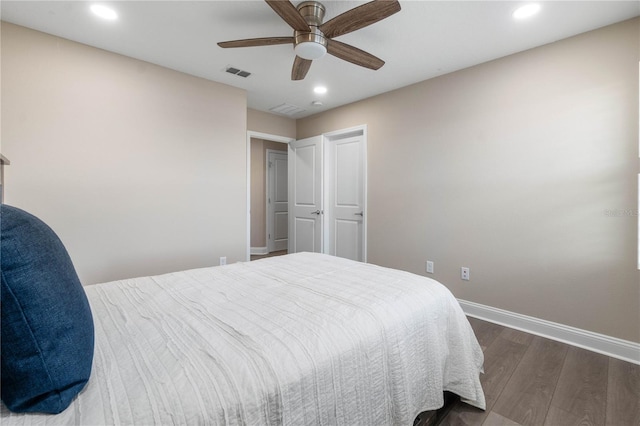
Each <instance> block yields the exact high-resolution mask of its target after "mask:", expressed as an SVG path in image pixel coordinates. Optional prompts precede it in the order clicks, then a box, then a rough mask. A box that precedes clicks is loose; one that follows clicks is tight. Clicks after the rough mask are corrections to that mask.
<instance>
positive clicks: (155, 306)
mask: <svg viewBox="0 0 640 426" xmlns="http://www.w3.org/2000/svg"><path fill="white" fill-rule="evenodd" d="M86 291H87V295H88V297H89V301H90V303H91V308H92V310H93V316H94V321H95V330H96V348H95V357H94V365H93V372H92V377H91V379H90V380H89V383H88V384H87V387H86V388H85V389H84V390H83V391H82V392H81V394H80V395H79V396H78V398H77V399H76V400H75V401H74V402H73V404H72V405H71V406H70V407H69V408H68V409H67V410H66V411H64V412H63V413H61V414H59V415H56V416H51V415H33V414H29V415H21V414H14V413H10V412H8V411H7V409H6V407H4V406H3V407H2V412H1V415H2V418H1V419H0V423H1V424H2V425H14V424H79V425H102V424H132V425H145V424H149V425H150V424H157V425H160V424H162V425H166V424H183V425H195V424H210V425H245V424H246V425H296V426H297V425H349V426H350V425H367V426H371V425H402V426H411V425H412V424H413V420H414V418H415V417H416V415H417V414H418V413H420V412H422V411H425V410H431V409H436V408H439V407H441V406H442V404H443V396H442V392H443V390H448V391H452V392H454V393H456V394H458V395H460V396H461V397H462V398H463V399H465V400H466V401H468V402H469V403H470V404H473V405H475V406H477V407H480V408H484V405H485V401H484V394H483V392H482V388H481V386H480V381H479V373H480V370H481V368H482V363H483V355H482V351H481V349H480V347H479V345H478V343H477V341H476V338H475V336H474V334H473V331H472V329H471V327H470V325H469V323H468V321H467V319H466V318H465V316H464V314H463V312H462V310H461V308H460V306H459V305H458V303H457V301H456V300H455V298H454V297H453V296H452V295H451V293H450V292H449V291H448V290H447V289H446V288H445V287H444V286H442V285H441V284H439V283H437V282H436V281H434V280H431V279H429V278H425V277H421V276H417V275H414V274H410V273H406V272H401V271H397V270H392V269H387V268H381V267H378V266H374V265H370V264H364V263H358V262H353V261H349V260H345V259H341V258H336V257H332V256H328V255H320V254H311V253H299V254H294V255H288V256H281V257H274V258H268V259H264V260H260V261H255V262H250V263H236V264H232V265H226V266H221V267H213V268H206V269H195V270H189V271H184V272H178V273H172V274H166V275H161V276H155V277H144V278H136V279H129V280H123V281H115V282H111V283H105V284H99V285H94V286H88V287H86Z"/></svg>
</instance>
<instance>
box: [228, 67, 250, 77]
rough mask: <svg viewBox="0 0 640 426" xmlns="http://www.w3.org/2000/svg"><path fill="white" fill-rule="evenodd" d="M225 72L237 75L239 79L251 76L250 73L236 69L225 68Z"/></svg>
mask: <svg viewBox="0 0 640 426" xmlns="http://www.w3.org/2000/svg"><path fill="white" fill-rule="evenodd" d="M225 71H226V72H228V73H229V74H234V75H237V76H238V77H244V78H247V77H249V76H250V75H251V73H250V72H249V71H243V70H241V69H238V68H236V67H227V68H225Z"/></svg>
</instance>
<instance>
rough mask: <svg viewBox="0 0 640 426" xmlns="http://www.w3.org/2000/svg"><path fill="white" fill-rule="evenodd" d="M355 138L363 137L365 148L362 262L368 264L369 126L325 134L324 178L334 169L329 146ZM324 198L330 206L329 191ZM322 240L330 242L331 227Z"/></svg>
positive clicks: (323, 137)
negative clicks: (329, 155) (330, 159)
mask: <svg viewBox="0 0 640 426" xmlns="http://www.w3.org/2000/svg"><path fill="white" fill-rule="evenodd" d="M353 136H361V137H362V142H363V144H364V146H363V153H362V155H363V157H364V158H363V159H362V160H363V161H362V174H363V176H362V197H363V199H362V207H363V210H364V215H363V217H362V261H363V262H364V263H366V262H367V228H368V226H367V222H368V219H367V218H368V216H369V215H368V212H369V210H368V208H367V207H368V205H367V192H368V191H367V176H368V172H367V163H368V159H367V125H366V124H361V125H359V126H354V127H348V128H346V129H340V130H334V131H332V132H327V133H323V134H322V139H323V151H324V152H323V156H324V157H325V161H324V164H323V168H324V170H323V173H324V176H328V173H329V172H330V167H332V164H331V163H330V161H326V154H327V152H326V151H327V146H328V144H330V143H333V142H335V141H339V140H342V139H345V138H349V137H353ZM322 197H323V204H324V205H325V206H328V205H329V192H328V191H324V193H323V194H322ZM328 219H330V218H327V217H324V218H323V220H328ZM322 238H323V240H324V241H329V239H330V236H329V227H328V226H325V227H324V228H323V235H322Z"/></svg>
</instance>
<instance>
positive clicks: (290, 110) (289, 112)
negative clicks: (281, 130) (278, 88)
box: [269, 104, 306, 117]
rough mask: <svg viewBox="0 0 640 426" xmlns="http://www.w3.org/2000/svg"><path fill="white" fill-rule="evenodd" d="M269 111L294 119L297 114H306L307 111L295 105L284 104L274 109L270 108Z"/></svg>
mask: <svg viewBox="0 0 640 426" xmlns="http://www.w3.org/2000/svg"><path fill="white" fill-rule="evenodd" d="M269 111H271V112H275V113H276V114H282V115H286V116H288V117H293V116H294V115H296V114H299V113H301V112H305V111H306V109H304V108H300V107H298V106H295V105H290V104H282V105H278V106H275V107H273V108H269Z"/></svg>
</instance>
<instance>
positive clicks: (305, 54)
mask: <svg viewBox="0 0 640 426" xmlns="http://www.w3.org/2000/svg"><path fill="white" fill-rule="evenodd" d="M293 50H294V51H295V52H296V55H298V56H300V57H301V58H302V59H308V60H314V59H320V58H322V57H323V56H324V55H325V54H326V53H327V48H326V47H324V46H323V45H321V44H319V43H316V42H314V41H305V42H303V43H298V44H297V45H296V47H295V48H294V49H293Z"/></svg>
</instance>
